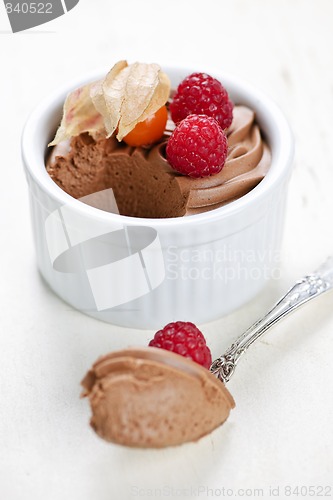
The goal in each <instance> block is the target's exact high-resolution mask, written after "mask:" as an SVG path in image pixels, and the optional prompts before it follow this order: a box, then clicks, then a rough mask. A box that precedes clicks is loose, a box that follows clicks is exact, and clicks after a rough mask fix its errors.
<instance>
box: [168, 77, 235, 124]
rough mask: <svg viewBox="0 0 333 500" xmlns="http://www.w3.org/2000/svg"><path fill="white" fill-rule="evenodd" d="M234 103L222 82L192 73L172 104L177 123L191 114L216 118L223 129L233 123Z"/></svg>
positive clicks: (179, 89) (184, 81) (180, 86)
mask: <svg viewBox="0 0 333 500" xmlns="http://www.w3.org/2000/svg"><path fill="white" fill-rule="evenodd" d="M232 110H233V103H232V101H231V100H230V99H229V95H228V92H227V91H226V89H225V88H224V87H223V85H222V84H221V82H219V81H218V80H216V78H213V77H212V76H210V75H207V74H206V73H192V74H191V75H189V76H188V77H186V78H185V79H184V80H183V81H182V82H181V83H180V84H179V86H178V88H177V91H176V93H175V95H174V97H173V101H172V103H171V104H170V112H171V117H172V119H173V121H174V122H175V123H179V122H180V121H181V120H183V119H184V118H186V117H187V116H188V115H191V114H198V115H201V114H204V115H207V116H211V117H212V118H215V120H216V121H217V122H218V123H219V124H220V126H221V127H222V128H223V129H226V128H228V127H230V125H231V122H232Z"/></svg>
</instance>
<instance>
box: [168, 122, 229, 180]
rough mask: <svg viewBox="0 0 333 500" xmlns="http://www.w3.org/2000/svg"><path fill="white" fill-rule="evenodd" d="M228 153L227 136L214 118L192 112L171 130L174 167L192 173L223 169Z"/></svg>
mask: <svg viewBox="0 0 333 500" xmlns="http://www.w3.org/2000/svg"><path fill="white" fill-rule="evenodd" d="M227 153H228V143H227V137H226V135H225V133H224V132H223V130H222V129H221V127H220V126H219V124H218V123H217V121H216V120H214V118H210V117H209V116H206V115H190V116H188V117H187V118H185V119H184V120H183V121H181V122H180V124H179V125H178V126H177V127H176V128H175V130H174V131H173V133H172V134H171V136H170V138H169V140H168V143H167V147H166V157H167V160H168V162H169V163H170V165H171V166H172V168H174V169H175V170H177V171H178V172H180V173H181V174H185V175H189V176H190V177H206V176H208V175H211V174H217V173H218V172H220V171H221V170H222V168H223V166H224V164H225V161H226V159H227Z"/></svg>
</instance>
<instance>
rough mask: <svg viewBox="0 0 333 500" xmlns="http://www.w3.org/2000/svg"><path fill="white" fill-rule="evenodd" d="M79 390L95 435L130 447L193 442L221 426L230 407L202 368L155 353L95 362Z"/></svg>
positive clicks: (125, 353) (139, 351)
mask: <svg viewBox="0 0 333 500" xmlns="http://www.w3.org/2000/svg"><path fill="white" fill-rule="evenodd" d="M82 385H83V387H84V392H83V394H82V395H83V396H87V397H88V398H89V400H90V405H91V409H92V418H91V422H90V423H91V426H92V428H93V429H94V430H95V431H96V433H97V434H98V435H99V436H100V437H102V438H103V439H106V440H107V441H111V442H113V443H117V444H122V445H126V446H132V447H152V448H161V447H164V446H173V445H178V444H181V443H185V442H188V441H196V440H198V439H199V438H200V437H202V436H205V435H206V434H208V433H210V432H211V431H212V430H214V429H215V428H217V427H218V426H220V425H221V424H222V423H223V422H224V421H225V420H226V419H227V418H228V416H229V413H230V410H231V409H232V408H234V406H235V403H234V400H233V398H232V396H231V394H230V393H229V391H228V390H227V389H226V388H225V386H224V384H222V383H221V382H220V381H218V380H217V379H216V378H215V377H214V376H213V375H212V374H211V373H210V372H209V371H208V370H207V369H206V368H203V367H202V366H200V365H198V364H197V363H194V362H193V361H191V360H188V359H186V358H184V357H182V356H180V355H178V354H174V353H172V352H168V351H165V350H164V349H158V348H155V347H149V348H148V349H147V348H133V349H124V350H122V351H118V352H113V353H111V354H108V355H106V356H104V357H102V358H100V359H99V360H98V361H97V362H96V363H95V364H94V365H93V367H92V369H91V370H90V371H89V372H88V373H87V375H86V377H85V378H84V379H83V381H82Z"/></svg>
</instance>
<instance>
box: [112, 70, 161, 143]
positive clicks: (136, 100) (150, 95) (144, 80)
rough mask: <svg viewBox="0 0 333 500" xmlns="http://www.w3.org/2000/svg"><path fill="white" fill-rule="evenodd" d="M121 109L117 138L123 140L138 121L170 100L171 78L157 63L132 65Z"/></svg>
mask: <svg viewBox="0 0 333 500" xmlns="http://www.w3.org/2000/svg"><path fill="white" fill-rule="evenodd" d="M130 68H131V71H130V72H129V75H128V78H127V82H126V87H125V89H124V99H123V104H122V107H121V111H120V114H121V116H120V121H119V125H118V133H117V139H118V140H119V141H121V140H122V139H123V138H124V137H125V136H126V135H127V134H128V133H129V132H131V130H133V129H134V127H135V126H136V125H137V123H139V122H142V121H144V120H145V119H146V118H148V116H150V115H152V114H154V113H155V112H156V111H157V110H158V109H159V108H161V107H162V106H163V105H164V104H165V103H166V102H167V100H168V97H169V94H170V80H169V78H168V76H167V75H166V74H165V73H163V72H162V71H161V69H160V67H159V66H158V65H157V64H140V63H135V64H132V65H131V66H130Z"/></svg>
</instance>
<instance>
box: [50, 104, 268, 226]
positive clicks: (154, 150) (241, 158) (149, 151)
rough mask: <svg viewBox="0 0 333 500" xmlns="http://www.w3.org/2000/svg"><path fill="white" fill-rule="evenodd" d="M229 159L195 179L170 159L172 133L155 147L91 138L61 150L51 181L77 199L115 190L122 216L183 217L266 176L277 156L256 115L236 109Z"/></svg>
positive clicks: (76, 139)
mask: <svg viewBox="0 0 333 500" xmlns="http://www.w3.org/2000/svg"><path fill="white" fill-rule="evenodd" d="M226 133H227V138H228V157H227V161H226V163H225V165H224V167H223V169H222V170H221V172H219V173H218V174H215V175H211V176H209V177H205V178H200V179H194V178H190V177H187V176H184V175H181V174H179V173H177V172H175V171H174V170H173V169H172V168H171V166H170V165H169V163H168V161H167V160H166V157H165V146H166V143H167V140H168V135H170V131H169V132H167V133H166V135H165V136H164V137H163V138H162V140H161V141H160V142H158V143H157V144H155V145H153V146H152V147H149V148H143V147H136V148H133V147H130V146H127V145H126V144H124V143H119V142H118V141H117V140H116V138H115V137H111V138H109V139H100V140H97V139H96V140H95V139H93V138H92V137H90V136H89V135H88V134H81V135H80V136H78V137H74V138H72V140H71V142H70V143H68V144H67V145H66V144H59V145H57V146H55V147H54V148H53V150H52V152H51V154H50V156H49V158H48V160H47V171H48V173H49V175H50V176H51V178H52V179H53V180H54V181H55V182H56V183H57V184H58V185H59V186H60V187H61V188H62V189H63V190H64V191H66V192H67V193H68V194H70V195H71V196H73V197H74V198H81V197H83V196H86V195H89V194H92V193H95V192H98V191H102V190H104V189H109V188H112V189H113V191H114V195H115V198H116V201H117V204H118V208H119V212H120V213H121V214H122V215H128V216H134V217H150V218H164V217H181V216H184V215H194V214H198V213H202V212H206V211H209V210H212V209H215V208H218V207H221V206H222V205H225V204H226V203H229V202H231V201H233V200H236V199H238V198H240V197H241V196H244V195H245V194H246V193H248V192H249V191H251V190H252V189H253V188H254V187H255V186H256V185H257V184H259V182H260V181H261V180H262V179H263V178H264V177H265V175H266V174H267V171H268V169H269V167H270V164H271V153H270V150H269V147H268V146H267V144H266V142H265V141H264V139H263V137H262V134H261V131H260V128H259V125H258V124H257V122H256V120H255V113H254V111H252V110H251V109H249V108H248V107H246V106H235V107H234V117H233V122H232V124H231V126H230V128H229V129H228V130H227V132H226Z"/></svg>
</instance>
